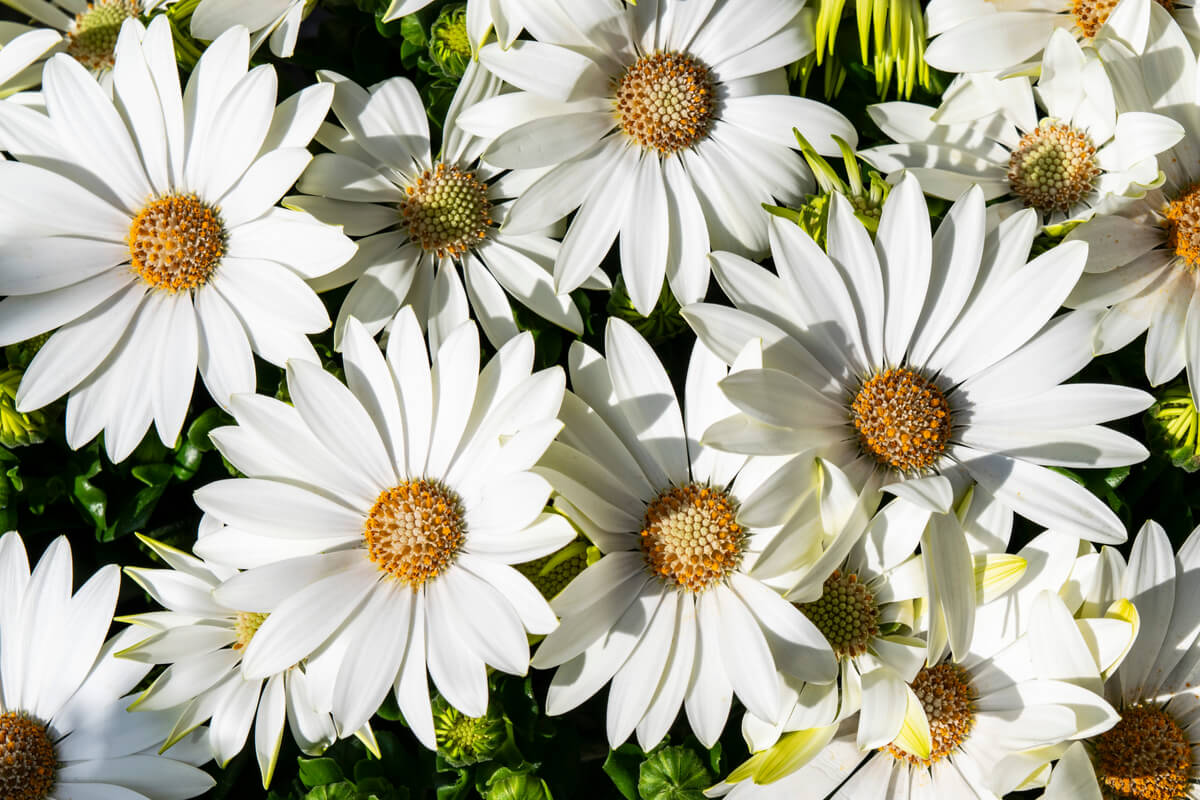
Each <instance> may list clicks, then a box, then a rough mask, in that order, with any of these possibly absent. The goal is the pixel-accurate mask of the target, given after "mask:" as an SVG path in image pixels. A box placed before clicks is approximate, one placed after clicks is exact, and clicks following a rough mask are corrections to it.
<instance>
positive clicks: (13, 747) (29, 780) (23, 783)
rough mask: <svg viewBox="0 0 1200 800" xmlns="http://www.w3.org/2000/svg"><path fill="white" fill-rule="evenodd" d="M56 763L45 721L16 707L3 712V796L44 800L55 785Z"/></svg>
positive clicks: (0, 771) (0, 742)
mask: <svg viewBox="0 0 1200 800" xmlns="http://www.w3.org/2000/svg"><path fill="white" fill-rule="evenodd" d="M57 766H58V758H57V756H55V754H54V743H53V742H51V741H50V736H49V735H48V734H47V733H46V726H45V725H41V724H39V723H38V722H37V721H35V720H33V719H31V718H30V717H27V716H25V715H24V714H21V713H18V712H14V711H9V712H7V713H5V714H0V797H3V798H4V800H42V798H44V797H46V796H47V795H49V794H50V790H51V789H53V788H54V773H55V769H56V767H57Z"/></svg>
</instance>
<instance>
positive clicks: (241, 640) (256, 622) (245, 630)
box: [233, 611, 269, 650]
mask: <svg viewBox="0 0 1200 800" xmlns="http://www.w3.org/2000/svg"><path fill="white" fill-rule="evenodd" d="M268 616H269V615H268V614H256V613H254V612H253V611H239V612H238V614H237V621H236V622H234V625H233V630H234V633H236V634H237V641H236V642H234V643H233V649H234V650H241V649H243V648H244V647H246V646H247V645H248V644H250V640H251V639H253V638H254V634H256V633H258V629H259V628H261V627H262V624H263V623H264V622H266V621H267V617H268Z"/></svg>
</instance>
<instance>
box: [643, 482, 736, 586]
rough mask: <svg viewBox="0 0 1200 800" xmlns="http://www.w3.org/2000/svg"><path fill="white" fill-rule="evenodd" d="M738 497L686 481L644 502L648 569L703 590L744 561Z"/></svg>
mask: <svg viewBox="0 0 1200 800" xmlns="http://www.w3.org/2000/svg"><path fill="white" fill-rule="evenodd" d="M737 510H738V506H737V502H736V501H735V500H734V499H733V498H732V497H730V496H729V494H728V493H727V492H725V491H723V490H721V489H716V488H713V487H711V486H705V485H702V484H698V483H690V484H688V485H687V486H676V487H673V488H671V489H667V490H666V491H664V492H662V493H661V494H660V495H659V496H658V497H657V498H655V500H654V502H652V503H650V505H649V506H648V507H647V508H646V518H645V521H644V522H643V524H642V534H641V535H642V557H643V559H644V560H645V562H646V569H647V570H649V572H650V574H651V575H654V576H656V577H658V578H659V579H661V580H663V581H665V582H666V583H669V584H672V585H674V586H679V587H681V588H684V589H687V590H688V591H690V592H702V591H704V590H705V589H707V588H708V587H709V586H711V585H712V584H714V583H716V582H717V581H719V580H721V579H722V578H724V577H725V576H727V575H728V574H729V573H731V572H733V571H734V570H736V569H737V568H738V566H739V565H740V564H741V563H742V553H743V551H744V550H745V548H746V529H745V528H743V527H742V526H741V525H739V524H738V523H737V522H735V521H734V520H735V518H736V517H737Z"/></svg>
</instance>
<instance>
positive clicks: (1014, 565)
mask: <svg viewBox="0 0 1200 800" xmlns="http://www.w3.org/2000/svg"><path fill="white" fill-rule="evenodd" d="M974 560H975V598H976V602H977V603H987V602H989V601H991V600H995V599H996V598H997V597H1000V596H1001V595H1003V594H1004V593H1005V592H1007V591H1008V590H1009V589H1011V588H1012V587H1014V586H1016V585H1017V583H1018V582H1019V581H1020V580H1021V576H1023V575H1024V574H1025V569H1026V567H1028V566H1029V565H1028V562H1026V561H1025V559H1024V558H1022V557H1021V556H1017V555H1010V554H1008V553H985V554H982V555H976V556H975V557H974Z"/></svg>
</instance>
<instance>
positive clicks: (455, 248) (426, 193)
mask: <svg viewBox="0 0 1200 800" xmlns="http://www.w3.org/2000/svg"><path fill="white" fill-rule="evenodd" d="M405 192H406V194H407V195H408V196H407V197H406V198H405V199H404V201H403V202H402V203H401V204H400V214H401V216H403V217H404V221H405V223H407V224H408V232H409V235H410V236H411V237H412V238H413V240H414V241H416V242H419V243H420V245H421V247H422V248H423V249H424V250H426V251H427V252H430V253H435V254H436V255H437V256H438V257H439V258H441V257H446V256H461V255H462V254H463V253H465V252H466V251H467V249H468V248H470V247H474V246H475V245H477V244H478V243H479V242H480V240H482V239H483V238H484V237H485V236H487V232H488V228H489V226H491V225H492V204H491V202H490V201H489V200H488V198H487V186H485V185H484V184H483V183H481V182H480V181H479V180H478V179H477V178H476V177H475V173H474V172H470V171H468V170H463V169H459V168H458V167H453V166H448V165H446V164H438V165H437V167H435V168H434V169H432V170H428V169H427V170H425V171H424V172H423V173H422V174H421V176H420V177H419V178H417V181H416V183H414V184H412V185H410V186H408V187H407V188H406V189H405Z"/></svg>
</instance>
